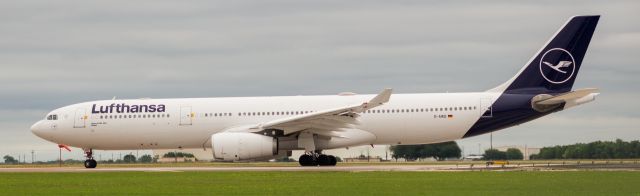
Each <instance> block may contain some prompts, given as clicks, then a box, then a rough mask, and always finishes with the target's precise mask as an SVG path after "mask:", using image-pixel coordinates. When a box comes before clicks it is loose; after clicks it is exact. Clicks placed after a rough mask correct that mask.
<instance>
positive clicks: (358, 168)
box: [0, 165, 486, 172]
mask: <svg viewBox="0 0 640 196" xmlns="http://www.w3.org/2000/svg"><path fill="white" fill-rule="evenodd" d="M483 168H484V167H483ZM468 169H469V168H468V166H467V167H466V168H461V167H460V168H458V167H457V166H456V165H369V166H323V167H102V168H101V167H99V166H98V168H94V169H85V168H82V167H40V168H35V167H34V168H0V172H123V171H142V172H182V171H345V172H349V171H350V172H358V171H463V170H468ZM485 169H486V168H485Z"/></svg>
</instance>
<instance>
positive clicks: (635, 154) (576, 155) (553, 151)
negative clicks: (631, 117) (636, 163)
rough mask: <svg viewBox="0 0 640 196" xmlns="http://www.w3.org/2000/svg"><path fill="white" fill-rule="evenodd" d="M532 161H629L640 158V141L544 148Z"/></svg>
mask: <svg viewBox="0 0 640 196" xmlns="http://www.w3.org/2000/svg"><path fill="white" fill-rule="evenodd" d="M530 158H531V159H628V158H640V141H638V140H634V141H630V142H626V141H622V140H621V139H617V140H616V141H595V142H590V143H586V144H585V143H577V144H572V145H557V146H553V147H544V148H542V149H540V153H538V154H535V155H531V156H530Z"/></svg>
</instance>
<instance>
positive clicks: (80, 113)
mask: <svg viewBox="0 0 640 196" xmlns="http://www.w3.org/2000/svg"><path fill="white" fill-rule="evenodd" d="M85 112H86V110H85V109H77V110H76V114H75V116H74V119H73V128H85V126H86V121H87V114H86V113H85Z"/></svg>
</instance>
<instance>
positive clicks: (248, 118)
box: [32, 92, 499, 150]
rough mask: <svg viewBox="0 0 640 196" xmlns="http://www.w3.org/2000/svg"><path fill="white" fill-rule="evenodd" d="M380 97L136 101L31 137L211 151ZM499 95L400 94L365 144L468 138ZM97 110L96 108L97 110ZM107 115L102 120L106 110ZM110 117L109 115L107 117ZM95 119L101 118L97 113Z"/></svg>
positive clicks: (371, 123)
mask: <svg viewBox="0 0 640 196" xmlns="http://www.w3.org/2000/svg"><path fill="white" fill-rule="evenodd" d="M374 96H375V95H334V96H284V97H230V98H188V99H138V100H135V99H132V100H104V101H93V102H85V103H80V104H74V105H70V106H66V107H62V108H59V109H56V110H54V111H52V112H50V113H49V114H48V115H56V116H57V120H46V119H45V120H41V121H40V122H38V123H36V124H35V125H34V127H32V130H38V131H34V133H35V134H36V135H38V136H40V137H42V138H45V139H47V140H49V141H52V142H56V143H58V144H66V145H70V146H75V147H81V148H91V149H102V150H121V149H173V148H203V147H208V148H210V147H211V143H210V138H211V135H212V134H215V133H217V132H220V131H223V130H226V129H229V128H232V127H235V126H242V125H247V124H260V123H262V122H267V121H270V120H275V119H279V118H285V117H290V116H296V115H301V114H304V113H309V112H314V111H319V110H324V109H328V108H335V107H341V106H344V105H353V104H361V103H363V102H365V101H367V100H369V99H371V98H372V97H374ZM498 96H499V93H489V92H482V93H437V94H394V95H392V96H391V98H390V101H389V102H388V103H386V104H384V105H382V106H379V107H376V108H373V109H370V110H367V111H366V112H364V113H360V117H358V118H357V120H358V121H359V124H358V125H357V127H355V128H357V129H359V130H364V131H367V132H369V133H371V134H373V135H374V136H375V139H373V140H371V141H366V142H365V143H362V141H360V142H359V143H354V144H353V145H362V144H423V143H434V142H442V141H451V140H456V139H460V138H462V137H463V136H464V135H465V133H466V132H467V131H468V130H469V128H470V127H471V126H472V125H473V124H474V123H475V122H476V121H477V120H478V119H479V118H481V116H482V115H483V113H484V112H485V111H486V109H487V108H488V107H490V105H491V104H492V100H495V99H496V98H497V97H498ZM116 104H124V105H127V107H131V106H133V105H145V106H148V105H163V107H164V108H163V109H164V110H163V111H162V112H158V111H156V112H140V111H136V112H132V111H131V109H130V108H127V109H129V112H127V111H126V109H125V108H121V109H120V110H118V108H117V107H111V105H116ZM94 105H95V107H94ZM101 107H102V111H103V112H105V113H100V111H101V110H100V109H101ZM107 110H109V111H107ZM96 112H97V113H96Z"/></svg>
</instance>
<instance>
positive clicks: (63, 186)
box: [0, 171, 640, 195]
mask: <svg viewBox="0 0 640 196" xmlns="http://www.w3.org/2000/svg"><path fill="white" fill-rule="evenodd" d="M638 184H640V172H611V171H567V172H89V173H83V172H77V173H0V194H2V195H69V194H75V195H77V194H81V195H114V194H115V195H167V194H179V195H303V194H304V195H307V194H310V195H392V194H393V195H427V194H437V195H637V194H639V193H640V186H638Z"/></svg>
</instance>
